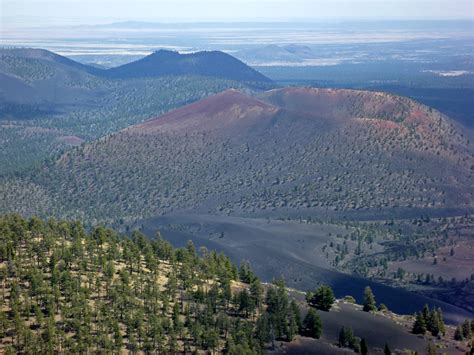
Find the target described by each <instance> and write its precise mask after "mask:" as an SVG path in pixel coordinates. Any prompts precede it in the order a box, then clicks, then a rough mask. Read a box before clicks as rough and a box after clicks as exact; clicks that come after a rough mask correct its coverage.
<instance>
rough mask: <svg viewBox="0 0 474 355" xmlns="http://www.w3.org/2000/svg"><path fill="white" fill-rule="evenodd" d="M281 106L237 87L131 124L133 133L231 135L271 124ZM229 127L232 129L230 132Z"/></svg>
mask: <svg viewBox="0 0 474 355" xmlns="http://www.w3.org/2000/svg"><path fill="white" fill-rule="evenodd" d="M279 110H280V109H279V108H277V107H275V106H272V105H269V104H266V103H264V102H261V101H258V100H255V99H253V98H251V97H249V96H246V95H244V94H242V93H240V92H239V91H237V90H227V91H225V92H223V93H220V94H217V95H214V96H212V97H209V98H207V99H204V100H201V101H199V102H196V103H193V104H190V105H187V106H185V107H182V108H180V109H178V110H175V111H172V112H170V113H167V114H165V115H163V116H161V117H158V118H155V119H152V120H149V121H147V122H145V123H143V124H141V125H137V126H134V127H131V128H130V129H129V131H131V132H134V133H146V134H153V133H157V132H160V133H163V132H167V133H173V132H175V133H177V134H181V135H182V134H190V133H196V132H207V133H209V132H214V131H218V132H219V133H220V134H232V133H233V131H234V130H235V131H237V133H239V130H243V129H245V128H246V127H251V126H253V125H256V124H258V125H261V124H263V123H264V122H267V123H268V120H269V119H271V118H272V117H273V116H274V115H275V114H276V113H277V112H278V111H279ZM229 130H230V131H229Z"/></svg>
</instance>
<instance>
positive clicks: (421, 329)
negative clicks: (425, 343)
mask: <svg viewBox="0 0 474 355" xmlns="http://www.w3.org/2000/svg"><path fill="white" fill-rule="evenodd" d="M412 332H413V334H425V333H426V321H425V318H424V317H423V313H421V312H418V313H417V314H416V319H415V322H414V323H413V329H412Z"/></svg>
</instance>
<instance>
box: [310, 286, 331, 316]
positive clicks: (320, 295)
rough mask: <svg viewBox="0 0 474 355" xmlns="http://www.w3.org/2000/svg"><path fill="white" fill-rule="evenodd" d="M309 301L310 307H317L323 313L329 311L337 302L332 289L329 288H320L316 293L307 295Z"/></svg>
mask: <svg viewBox="0 0 474 355" xmlns="http://www.w3.org/2000/svg"><path fill="white" fill-rule="evenodd" d="M307 301H308V303H309V305H310V306H313V307H316V308H318V309H321V310H323V311H329V310H330V309H331V307H332V305H333V304H334V302H335V301H336V298H335V297H334V293H333V291H332V288H331V287H329V286H325V285H323V286H320V287H319V288H318V289H317V290H316V292H314V293H312V292H309V293H308V294H307Z"/></svg>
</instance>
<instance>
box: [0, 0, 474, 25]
mask: <svg viewBox="0 0 474 355" xmlns="http://www.w3.org/2000/svg"><path fill="white" fill-rule="evenodd" d="M0 6H1V11H0V12H1V24H2V26H42V25H64V24H75V25H77V24H89V25H91V24H107V23H113V22H124V21H125V22H127V21H140V22H141V21H144V22H171V23H180V22H253V21H264V22H287V21H289V22H291V21H309V22H312V21H316V22H317V21H377V20H379V21H380V20H382V21H389V20H401V19H403V20H417V21H433V20H464V21H466V20H467V21H472V20H473V19H474V6H473V3H472V2H471V1H466V0H462V1H456V2H455V3H454V2H452V1H448V0H435V1H428V0H415V1H409V0H398V1H384V2H380V1H377V0H352V1H347V0H335V1H334V0H333V1H329V0H319V1H310V0H295V1H292V2H288V1H284V0H276V1H270V0H258V1H250V0H228V1H216V0H183V1H180V2H179V4H178V3H176V2H173V1H170V0H165V1H151V0H138V1H134V2H133V6H130V2H129V1H125V0H117V1H111V0H99V1H92V0H85V1H78V0H63V1H59V0H15V1H14V0H3V1H2V3H1V5H0ZM270 10H271V11H270ZM407 14H409V15H408V16H407Z"/></svg>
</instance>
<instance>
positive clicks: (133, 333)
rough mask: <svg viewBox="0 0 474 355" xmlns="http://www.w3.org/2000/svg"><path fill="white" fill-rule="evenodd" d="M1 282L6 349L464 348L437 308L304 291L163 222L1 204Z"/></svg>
mask: <svg viewBox="0 0 474 355" xmlns="http://www.w3.org/2000/svg"><path fill="white" fill-rule="evenodd" d="M0 284H1V295H0V352H1V353H6V354H15V353H24V354H37V353H64V354H71V353H86V352H98V351H99V352H114V353H115V352H125V353H127V352H129V353H137V352H145V353H150V352H152V353H154V352H158V353H161V354H175V353H227V354H235V355H237V354H238V355H242V354H259V353H263V352H266V351H267V350H272V351H274V352H276V353H280V352H285V351H287V350H288V349H290V350H291V349H292V351H296V352H298V351H300V352H301V351H308V349H312V350H311V351H313V350H314V351H317V352H318V353H321V354H335V353H336V354H338V353H341V354H342V353H346V352H347V351H355V352H359V353H362V354H367V352H368V351H369V350H370V351H371V352H375V353H377V352H380V350H381V349H382V348H383V344H385V346H386V347H388V344H387V341H388V340H390V345H391V346H392V348H393V349H414V350H418V351H419V350H421V349H423V350H424V349H426V348H432V349H435V345H434V344H436V347H438V348H440V349H446V350H447V351H451V350H452V349H454V347H457V348H458V349H466V348H465V340H467V339H466V338H462V339H458V338H459V334H458V335H457V338H456V339H454V338H453V337H454V336H455V334H454V333H455V329H454V327H448V326H445V325H444V322H443V318H442V313H441V311H440V310H436V309H433V310H430V309H428V311H426V309H424V310H423V312H420V313H419V314H418V317H417V318H416V319H415V318H413V317H411V316H398V315H395V314H393V313H390V312H389V311H388V310H387V309H386V307H384V306H383V305H380V306H379V307H378V310H377V304H376V298H375V296H374V295H373V294H372V292H371V290H370V288H366V296H365V300H364V306H363V307H360V306H358V305H354V304H353V303H354V299H353V298H352V297H351V296H347V297H346V298H345V299H344V300H339V301H337V300H336V299H335V298H334V295H333V293H332V290H331V288H329V287H327V286H320V287H318V288H316V289H315V290H314V292H308V293H307V294H306V297H304V296H303V294H302V293H301V292H298V291H294V290H288V289H287V288H286V287H285V283H284V281H283V280H282V279H280V280H276V281H275V282H274V283H273V284H262V283H261V282H260V281H259V279H258V278H257V277H256V276H255V275H254V273H253V272H252V270H251V268H250V266H249V264H248V263H246V262H242V263H241V265H240V268H239V269H237V267H236V266H234V265H233V264H232V263H231V262H230V260H229V259H228V258H227V257H226V256H225V255H223V254H217V253H216V252H215V251H209V250H207V249H206V248H199V251H197V250H196V247H195V246H194V245H193V243H192V242H188V243H187V245H186V247H184V248H179V249H174V248H173V247H172V246H171V245H170V244H169V243H168V242H167V241H165V240H164V239H163V238H162V237H161V235H160V233H159V232H158V233H157V235H156V237H155V238H153V239H151V240H150V239H148V238H146V237H145V236H144V235H142V234H141V233H139V232H133V233H132V234H131V236H130V238H128V237H125V236H122V235H119V234H117V233H116V232H114V231H113V230H110V229H106V228H104V227H96V228H94V229H93V230H92V231H90V232H87V231H86V230H85V229H84V227H83V226H82V225H81V224H80V223H79V222H66V221H56V220H49V221H42V220H40V219H38V218H36V217H34V218H31V219H28V220H27V219H23V218H21V217H19V216H17V215H7V216H2V217H0ZM316 309H318V311H317V310H316ZM429 317H431V318H429ZM433 317H436V318H433ZM424 319H426V320H429V321H430V322H431V323H428V328H427V329H428V331H429V332H431V335H429V334H426V335H425V336H419V337H417V336H415V335H413V334H410V332H412V333H415V334H424V333H425V332H426V328H423V327H425V325H423V324H425V323H423V324H420V322H423V321H424ZM434 320H436V322H435V323H433V322H434ZM467 322H469V321H467ZM468 324H471V323H468ZM435 326H436V329H435V328H434V327H435ZM353 327H354V328H353ZM372 327H377V333H376V334H373V329H372ZM412 327H413V330H412ZM354 332H355V333H354ZM435 332H436V333H435ZM462 332H463V331H462V330H461V333H460V334H461V336H462V334H463V333H462ZM389 334H390V336H389ZM374 335H375V336H374ZM380 336H382V338H380ZM435 336H437V337H438V338H435ZM388 337H390V339H388ZM285 349H286V350H285Z"/></svg>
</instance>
